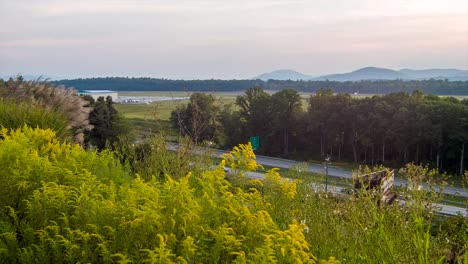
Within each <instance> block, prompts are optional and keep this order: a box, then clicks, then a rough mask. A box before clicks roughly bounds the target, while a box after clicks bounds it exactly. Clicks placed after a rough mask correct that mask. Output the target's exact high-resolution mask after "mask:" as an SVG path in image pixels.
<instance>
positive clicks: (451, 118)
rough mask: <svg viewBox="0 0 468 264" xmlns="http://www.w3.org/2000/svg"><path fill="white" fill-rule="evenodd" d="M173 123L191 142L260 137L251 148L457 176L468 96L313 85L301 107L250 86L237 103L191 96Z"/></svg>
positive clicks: (288, 95)
mask: <svg viewBox="0 0 468 264" xmlns="http://www.w3.org/2000/svg"><path fill="white" fill-rule="evenodd" d="M306 108H307V110H305V109H306ZM171 120H172V123H173V125H174V126H175V127H176V128H177V129H178V130H179V131H180V132H181V133H182V134H184V135H189V136H191V137H192V138H193V139H194V140H195V141H196V142H202V141H206V140H212V141H214V142H216V143H218V144H219V145H220V146H224V147H227V148H230V147H232V146H234V145H236V144H238V143H239V142H247V141H248V140H249V138H250V137H251V136H259V137H260V148H259V149H258V150H257V153H259V154H264V155H270V156H279V157H292V158H296V159H299V160H310V159H315V160H324V159H325V158H326V157H330V158H331V159H332V160H335V161H341V160H346V161H352V162H355V163H361V164H369V165H373V164H387V165H393V166H399V165H402V164H406V163H408V162H415V163H424V164H431V165H432V166H433V167H434V168H438V169H439V170H443V171H449V172H451V173H455V174H463V171H464V169H465V168H466V164H467V155H465V152H466V149H467V146H466V145H467V142H468V100H466V99H465V100H458V99H455V98H450V97H449V98H442V97H438V96H435V95H424V94H423V93H421V92H420V91H415V92H413V93H411V94H408V93H403V92H399V93H390V94H387V95H381V96H373V97H366V98H361V99H353V98H352V97H351V96H350V95H349V94H336V93H333V91H332V90H319V91H318V92H317V93H316V94H313V95H311V96H310V98H309V99H308V102H307V107H303V100H302V99H301V96H300V95H299V93H298V92H297V91H294V90H291V89H285V90H282V91H279V92H277V93H274V94H272V95H270V94H269V93H267V92H265V91H264V90H263V89H262V88H260V87H253V88H249V89H247V90H246V91H245V94H244V95H240V96H238V97H237V100H236V102H235V105H233V106H223V107H222V106H220V105H217V103H216V100H215V98H214V97H213V96H212V95H209V94H208V95H207V94H201V93H195V94H193V95H192V96H191V97H190V102H189V103H188V104H187V105H186V106H179V107H178V109H176V110H175V111H174V112H173V113H172V117H171Z"/></svg>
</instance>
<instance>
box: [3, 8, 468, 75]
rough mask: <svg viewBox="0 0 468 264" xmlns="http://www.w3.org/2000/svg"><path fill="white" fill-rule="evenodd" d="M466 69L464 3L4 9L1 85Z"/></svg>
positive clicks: (467, 42)
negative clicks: (19, 80)
mask: <svg viewBox="0 0 468 264" xmlns="http://www.w3.org/2000/svg"><path fill="white" fill-rule="evenodd" d="M365 66H378V67H387V68H391V69H401V68H414V69H423V68H460V69H468V1H466V0H445V1H435V0H413V1H412V0H406V1H405V0H392V1H369V0H335V1H333V0H328V1H326V0H318V1H317V0H315V1H312V0H303V1H301V0H290V1H285V0H261V1H256V0H250V1H247V0H240V1H224V0H201V1H195V0H182V1H177V0H172V1H165V0H164V1H162V0H154V1H152V0H133V1H130V0H81V1H70V0H60V1H58V0H43V1H37V0H15V1H10V0H0V73H2V74H12V73H13V74H14V73H24V74H44V75H50V76H62V77H90V76H150V77H163V78H185V79H194V78H195V79H204V78H222V79H231V78H237V79H242V78H250V77H253V76H255V75H258V74H260V73H262V72H270V71H273V70H277V69H294V70H297V71H300V72H303V73H306V74H311V75H321V74H327V73H338V72H347V71H352V70H355V69H357V68H361V67H365Z"/></svg>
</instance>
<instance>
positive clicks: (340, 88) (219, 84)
mask: <svg viewBox="0 0 468 264" xmlns="http://www.w3.org/2000/svg"><path fill="white" fill-rule="evenodd" d="M53 83H54V84H60V85H64V86H66V87H74V88H75V89H81V90H83V89H84V90H86V89H89V90H92V89H97V90H101V89H108V90H115V91H191V92H192V91H198V92H214V91H216V92H221V91H243V90H245V89H247V88H249V87H253V86H259V87H262V88H263V89H265V90H275V91H280V90H283V89H293V90H296V91H300V92H317V91H318V90H319V89H331V90H333V91H334V92H337V93H351V94H352V93H361V94H387V93H393V92H407V93H411V92H413V91H414V90H420V91H422V92H423V93H425V94H439V95H468V81H464V82H463V81H455V82H449V81H445V80H423V81H414V80H413V81H404V80H391V81H390V80H382V81H357V82H349V81H348V82H338V81H291V80H289V81H280V80H269V81H262V80H168V79H154V78H121V77H108V78H90V79H75V80H61V81H54V82H53Z"/></svg>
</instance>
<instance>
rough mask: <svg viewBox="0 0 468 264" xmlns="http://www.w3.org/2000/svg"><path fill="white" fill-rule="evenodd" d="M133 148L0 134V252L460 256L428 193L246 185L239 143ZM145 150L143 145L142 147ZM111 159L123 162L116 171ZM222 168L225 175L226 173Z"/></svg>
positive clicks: (399, 259)
mask: <svg viewBox="0 0 468 264" xmlns="http://www.w3.org/2000/svg"><path fill="white" fill-rule="evenodd" d="M142 144H143V145H139V146H136V147H135V148H134V149H133V151H132V150H131V149H129V148H130V146H127V147H128V148H127V151H126V152H125V153H123V152H119V151H118V152H114V153H113V152H110V151H103V152H95V151H86V150H84V149H82V148H81V147H79V146H77V145H73V144H70V143H62V142H60V141H58V140H57V139H56V138H55V133H54V132H52V131H51V130H42V129H31V128H28V127H24V128H22V129H17V130H6V129H3V130H2V132H1V141H0V160H2V163H1V164H0V166H1V169H0V179H1V181H0V182H1V184H2V186H1V187H2V188H0V198H1V199H0V201H1V202H0V203H1V204H0V208H1V210H0V259H2V260H4V261H5V262H8V263H15V262H16V263H70V262H82V263H83V262H92V263H98V262H99V263H128V262H130V261H131V262H137V263H138V262H150V263H199V262H203V263H227V262H235V263H314V262H316V261H317V260H322V259H329V260H330V263H334V262H333V259H330V257H331V256H334V257H336V258H337V259H338V260H341V261H342V262H343V263H383V262H396V263H436V262H443V261H444V260H453V261H458V262H460V263H463V261H467V259H466V257H467V256H466V255H465V256H463V252H464V251H465V250H467V245H468V244H467V242H468V237H467V233H466V232H464V230H466V228H468V222H467V219H466V218H463V217H459V218H454V220H449V221H448V222H445V223H444V225H440V224H438V223H437V218H436V217H435V215H434V211H433V209H432V208H431V207H427V204H429V203H430V202H433V201H435V200H437V198H438V194H437V193H435V192H433V193H432V194H431V195H429V196H427V195H426V194H424V195H421V194H422V193H419V192H418V191H417V188H416V189H413V190H407V191H408V194H407V197H410V198H408V199H409V200H407V205H406V206H405V207H402V206H400V205H397V204H395V205H391V206H379V205H378V204H377V203H376V200H375V198H374V197H373V195H371V194H370V193H362V194H361V195H360V196H358V197H354V196H353V197H342V198H340V197H333V196H330V194H327V193H323V192H320V191H318V192H316V191H314V189H313V188H311V187H310V186H311V184H314V182H310V181H308V180H307V179H305V178H304V179H302V180H299V181H297V180H296V181H293V182H290V181H287V180H285V179H282V178H281V176H280V175H279V174H278V173H277V172H276V170H274V169H273V170H270V171H269V172H267V173H266V176H265V180H263V181H259V180H248V179H247V178H245V176H243V175H244V173H245V172H246V171H248V170H255V169H256V168H258V167H259V165H257V164H256V162H255V159H254V155H253V152H252V150H251V147H250V145H245V146H240V147H239V148H235V149H234V150H233V152H232V153H231V154H230V155H227V156H225V158H224V160H222V161H221V163H220V164H219V166H217V167H215V168H213V169H202V168H201V167H197V166H196V167H192V166H193V165H190V163H191V162H190V159H192V158H194V157H193V156H192V155H191V154H187V153H188V151H189V148H190V144H188V145H185V147H183V148H181V149H180V150H178V151H177V152H170V151H167V150H166V149H165V148H161V144H164V142H163V141H162V140H160V139H154V140H153V141H152V142H147V143H142ZM145 146H146V147H145ZM148 146H150V147H151V148H152V149H151V150H152V151H148V152H145V151H144V149H146V150H148ZM132 153H134V154H132ZM143 153H144V154H143ZM122 154H125V155H122ZM116 156H117V157H121V158H124V159H126V160H127V163H126V164H127V166H122V165H121V163H120V162H119V159H117V158H116ZM198 162H201V161H200V160H199V161H198ZM142 164H144V165H142ZM25 165H26V166H25ZM223 166H230V167H231V168H233V169H234V171H235V172H234V174H232V175H228V176H227V175H226V174H225V172H224V170H223V169H222V167H223ZM132 171H133V172H140V173H141V175H142V176H139V174H138V173H137V174H134V173H133V172H132ZM297 173H298V174H300V172H297ZM405 173H406V176H407V177H408V178H409V179H410V180H411V182H412V184H413V185H414V186H417V185H418V184H419V181H421V180H426V179H422V178H421V177H430V176H431V172H429V171H428V170H427V169H424V168H421V167H416V166H412V165H410V166H408V167H407V168H406V170H405ZM298 176H299V177H300V175H298ZM429 179H430V178H429ZM324 263H325V262H324Z"/></svg>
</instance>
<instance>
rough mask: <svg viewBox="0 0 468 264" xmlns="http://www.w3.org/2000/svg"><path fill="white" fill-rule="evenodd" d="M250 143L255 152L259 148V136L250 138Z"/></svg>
mask: <svg viewBox="0 0 468 264" xmlns="http://www.w3.org/2000/svg"><path fill="white" fill-rule="evenodd" d="M250 143H251V144H252V149H253V150H257V149H258V148H259V147H260V137H259V136H254V137H250Z"/></svg>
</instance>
